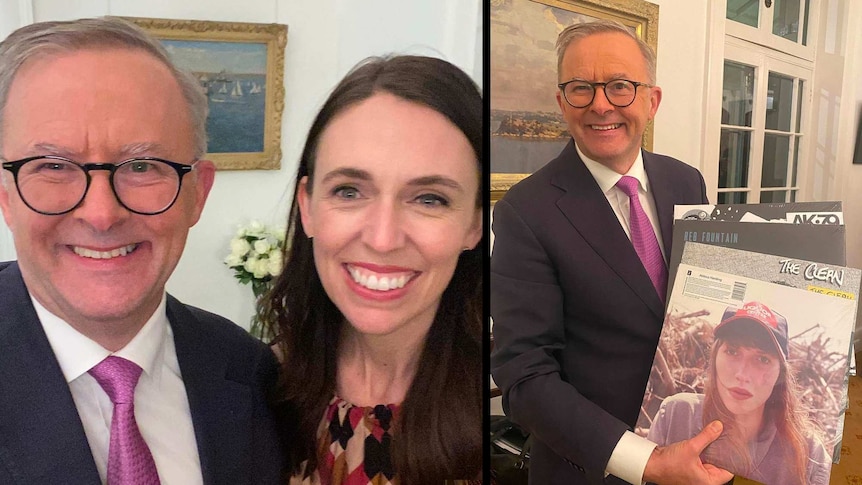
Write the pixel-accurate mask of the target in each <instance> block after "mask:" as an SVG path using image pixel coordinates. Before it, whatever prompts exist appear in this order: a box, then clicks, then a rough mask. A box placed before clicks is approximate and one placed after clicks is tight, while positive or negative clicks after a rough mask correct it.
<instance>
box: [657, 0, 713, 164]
mask: <svg viewBox="0 0 862 485" xmlns="http://www.w3.org/2000/svg"><path fill="white" fill-rule="evenodd" d="M650 1H651V2H652V3H655V4H656V5H658V6H659V21H658V49H657V54H658V58H657V61H656V68H657V72H656V83H657V84H658V85H659V86H661V88H662V101H661V105H659V110H658V113H657V114H656V118H655V121H654V137H653V150H654V151H655V152H657V153H661V154H664V155H670V156H672V157H674V158H677V159H679V160H682V161H684V162H686V163H688V164H689V165H693V166H695V167H697V168H698V169H700V170H701V171H703V170H704V166H703V161H702V156H701V147H702V146H703V139H704V133H703V132H704V120H703V116H701V115H700V114H699V113H701V112H702V108H703V100H704V97H705V82H706V80H705V73H706V72H707V69H706V55H707V37H706V32H707V27H708V26H707V2H705V1H702V0H701V1H695V2H693V1H691V0H650Z"/></svg>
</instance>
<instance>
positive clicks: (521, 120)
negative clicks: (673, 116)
mask: <svg viewBox="0 0 862 485" xmlns="http://www.w3.org/2000/svg"><path fill="white" fill-rule="evenodd" d="M658 9H659V8H658V5H655V4H652V3H649V2H647V1H644V0H491V89H490V92H491V120H490V129H491V202H492V203H494V202H496V201H497V200H499V199H500V197H502V196H503V194H505V193H506V191H507V190H509V188H510V187H511V186H512V185H514V184H516V183H517V182H519V181H520V180H522V179H524V178H525V177H527V176H528V175H529V174H531V173H532V172H534V171H536V170H537V169H539V168H540V167H541V166H542V165H544V164H545V163H547V162H549V161H550V160H551V159H553V158H554V157H556V156H557V155H558V154H559V153H560V151H561V150H562V149H563V147H564V146H565V145H566V143H568V141H569V133H568V130H567V129H566V124H565V122H564V121H563V118H562V116H561V115H560V110H559V107H558V106H557V101H556V97H555V94H556V90H557V81H556V79H557V55H556V51H555V49H554V44H555V42H556V40H557V36H558V35H559V33H560V32H561V31H562V30H563V29H564V28H566V27H567V26H569V25H571V24H575V23H583V22H590V21H593V20H597V19H613V20H617V21H619V22H621V23H623V24H624V25H626V26H628V27H629V28H631V29H632V31H633V32H634V33H636V34H637V35H638V37H640V38H641V39H644V40H645V41H646V42H647V44H649V45H650V46H651V47H652V48H653V49H654V50H655V49H656V47H657V44H658ZM644 147H645V148H647V149H648V150H649V149H651V148H652V123H650V124H649V125H648V126H647V129H646V131H645V132H644Z"/></svg>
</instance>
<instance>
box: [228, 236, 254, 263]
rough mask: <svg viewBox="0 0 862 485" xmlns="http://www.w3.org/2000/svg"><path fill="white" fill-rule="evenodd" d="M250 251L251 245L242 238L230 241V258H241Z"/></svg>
mask: <svg viewBox="0 0 862 485" xmlns="http://www.w3.org/2000/svg"><path fill="white" fill-rule="evenodd" d="M249 251H251V244H249V243H248V241H246V240H245V239H244V238H234V239H231V240H230V252H231V256H236V257H238V258H241V257H243V256H245V255H246V254H248V252H249Z"/></svg>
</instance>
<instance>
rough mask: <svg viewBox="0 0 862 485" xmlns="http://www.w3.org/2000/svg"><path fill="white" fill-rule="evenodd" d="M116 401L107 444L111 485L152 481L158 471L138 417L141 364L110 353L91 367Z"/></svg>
mask: <svg viewBox="0 0 862 485" xmlns="http://www.w3.org/2000/svg"><path fill="white" fill-rule="evenodd" d="M90 375H92V376H93V377H94V378H96V381H98V383H99V385H100V386H102V389H104V390H105V393H106V394H107V395H108V397H109V398H111V402H112V403H114V417H113V419H111V444H110V447H109V448H108V485H153V484H158V483H159V474H158V472H157V471H156V463H155V462H154V461H153V455H152V454H151V453H150V449H149V448H147V443H146V442H145V441H144V438H143V437H142V436H141V431H140V430H139V429H138V423H137V422H136V421H135V386H137V385H138V379H139V378H140V377H141V368H140V367H138V365H137V364H135V363H134V362H131V361H128V360H126V359H123V358H121V357H115V356H108V357H106V358H105V360H103V361H101V362H99V363H98V364H97V365H96V366H95V367H93V368H92V369H90Z"/></svg>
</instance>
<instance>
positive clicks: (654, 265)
mask: <svg viewBox="0 0 862 485" xmlns="http://www.w3.org/2000/svg"><path fill="white" fill-rule="evenodd" d="M617 187H619V189H620V190H622V191H623V192H625V193H626V195H628V196H629V232H630V233H631V237H632V246H634V247H635V251H636V252H637V253H638V257H639V258H640V259H641V263H642V264H643V265H644V268H646V271H647V274H649V278H650V279H651V280H652V284H653V286H654V287H655V291H657V292H658V296H659V299H661V301H664V299H665V293H666V292H667V266H665V263H664V258H663V257H662V255H661V248H660V247H659V245H658V239H656V236H655V231H653V228H652V224H651V223H650V221H649V217H647V215H646V212H644V208H643V206H641V200H640V197H638V179H636V178H634V177H629V176H628V175H624V176H623V177H622V178H621V179H620V181H619V182H617Z"/></svg>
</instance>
